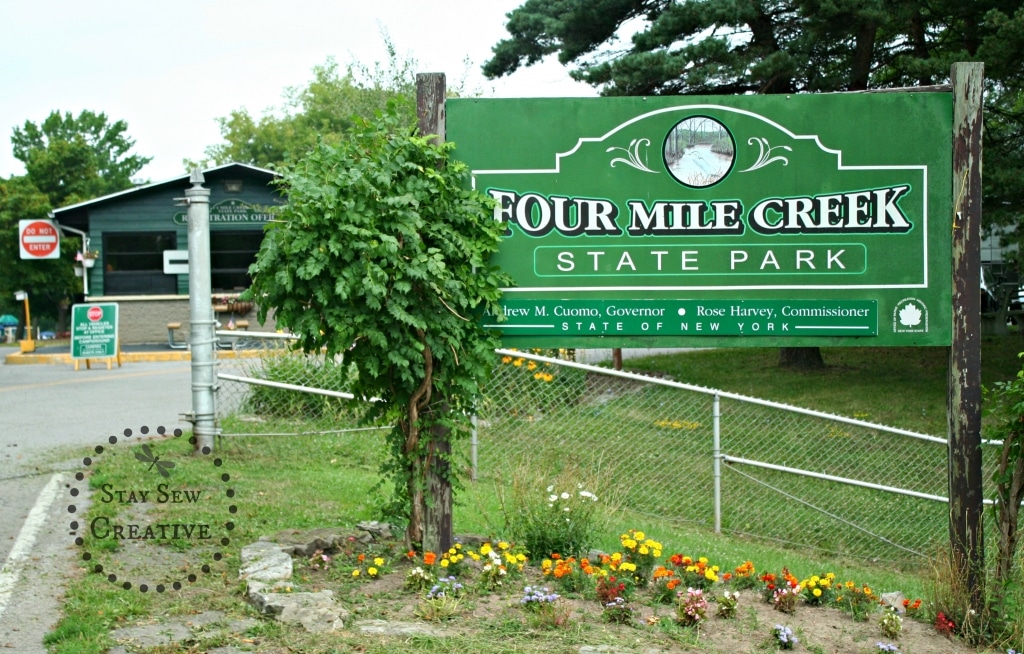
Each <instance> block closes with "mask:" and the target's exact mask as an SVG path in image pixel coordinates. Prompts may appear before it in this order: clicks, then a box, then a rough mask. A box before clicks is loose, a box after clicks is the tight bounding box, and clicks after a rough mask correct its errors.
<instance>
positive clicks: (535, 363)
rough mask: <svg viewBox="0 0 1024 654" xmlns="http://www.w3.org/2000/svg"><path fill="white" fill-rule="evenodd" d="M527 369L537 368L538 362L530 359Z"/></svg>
mask: <svg viewBox="0 0 1024 654" xmlns="http://www.w3.org/2000/svg"><path fill="white" fill-rule="evenodd" d="M526 369H527V370H536V369H537V362H536V361H529V362H527V364H526Z"/></svg>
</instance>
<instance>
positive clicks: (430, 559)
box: [423, 552, 437, 565]
mask: <svg viewBox="0 0 1024 654" xmlns="http://www.w3.org/2000/svg"><path fill="white" fill-rule="evenodd" d="M423 562H424V563H426V564H427V565H434V564H435V563H437V554H434V553H433V552H424V553H423Z"/></svg>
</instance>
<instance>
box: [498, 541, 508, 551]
mask: <svg viewBox="0 0 1024 654" xmlns="http://www.w3.org/2000/svg"><path fill="white" fill-rule="evenodd" d="M498 549H501V550H507V549H508V543H506V542H505V541H503V540H501V541H498Z"/></svg>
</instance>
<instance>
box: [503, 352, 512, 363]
mask: <svg viewBox="0 0 1024 654" xmlns="http://www.w3.org/2000/svg"><path fill="white" fill-rule="evenodd" d="M501 362H502V363H512V357H510V356H509V355H507V354H506V355H505V356H503V357H501Z"/></svg>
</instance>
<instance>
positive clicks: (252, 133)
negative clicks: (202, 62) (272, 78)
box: [205, 36, 417, 168]
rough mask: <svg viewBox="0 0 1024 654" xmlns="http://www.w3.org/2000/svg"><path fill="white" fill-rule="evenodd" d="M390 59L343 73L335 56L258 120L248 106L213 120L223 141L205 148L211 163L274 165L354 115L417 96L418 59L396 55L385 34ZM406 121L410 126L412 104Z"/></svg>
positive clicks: (329, 135) (333, 137)
mask: <svg viewBox="0 0 1024 654" xmlns="http://www.w3.org/2000/svg"><path fill="white" fill-rule="evenodd" d="M385 45H386V47H387V51H388V64H387V66H383V65H381V64H377V65H375V66H374V67H373V68H372V69H371V68H369V67H367V66H364V65H359V64H353V65H350V66H349V67H348V68H347V69H346V70H345V71H344V73H342V71H341V70H339V67H338V64H337V62H336V61H335V60H334V59H333V58H328V59H327V61H326V62H325V63H324V64H323V65H320V66H315V67H314V68H313V79H312V80H310V82H309V83H308V84H307V85H306V86H304V87H290V88H288V89H286V90H285V92H284V107H283V109H282V110H281V111H278V112H275V111H274V110H267V111H265V112H264V113H263V115H262V116H261V117H259V118H258V119H256V118H253V116H252V115H251V114H249V111H248V110H247V109H244V108H243V109H236V110H235V111H232V112H231V113H230V114H229V115H228V116H226V117H223V118H219V119H217V122H218V123H219V124H220V133H221V137H222V138H223V139H224V141H225V142H224V143H220V144H217V145H214V146H211V147H209V148H207V149H206V152H205V154H206V157H207V160H208V161H209V162H211V163H213V164H218V165H219V164H226V163H231V162H241V163H249V164H253V165H255V166H261V167H264V168H276V167H278V166H280V165H282V164H285V163H288V162H295V161H297V160H299V159H300V158H302V157H304V156H305V155H306V154H307V153H309V152H310V151H311V150H313V148H315V147H316V144H317V142H318V141H323V142H326V143H329V144H337V143H338V142H339V141H340V140H341V139H342V138H343V137H344V134H345V132H346V130H348V129H350V128H351V127H352V126H353V124H354V120H355V118H354V117H356V116H361V117H363V118H366V119H369V118H371V117H372V116H373V115H374V114H376V113H378V112H381V111H383V110H384V108H385V107H386V105H387V103H388V102H389V101H390V100H392V99H395V98H399V97H404V98H410V99H411V98H412V97H414V95H415V84H416V80H415V69H416V65H417V64H416V61H415V60H412V59H405V60H402V59H400V58H399V57H398V54H397V52H396V51H395V48H394V46H393V45H392V43H391V41H390V40H389V39H388V38H387V37H386V36H385ZM405 111H406V113H405V116H404V117H405V122H406V124H407V125H412V124H413V122H414V121H415V116H414V114H413V112H412V109H411V105H410V106H406V107H405Z"/></svg>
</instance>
